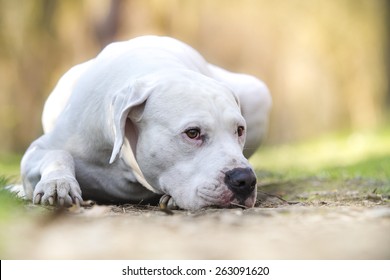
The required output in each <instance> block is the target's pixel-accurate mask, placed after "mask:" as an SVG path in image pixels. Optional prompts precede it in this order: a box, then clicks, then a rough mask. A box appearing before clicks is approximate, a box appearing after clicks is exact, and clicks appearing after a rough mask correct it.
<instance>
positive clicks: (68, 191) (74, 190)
mask: <svg viewBox="0 0 390 280" xmlns="http://www.w3.org/2000/svg"><path fill="white" fill-rule="evenodd" d="M82 202H83V199H82V198H81V189H80V186H79V183H78V182H77V181H76V179H75V178H74V177H72V176H55V177H51V176H49V177H47V178H42V179H41V181H39V182H38V184H37V185H36V187H35V190H34V194H33V203H34V204H49V205H55V204H57V205H58V206H70V205H72V204H76V205H78V206H79V205H80V204H81V203H82Z"/></svg>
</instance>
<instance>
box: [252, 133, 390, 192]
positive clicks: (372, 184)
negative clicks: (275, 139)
mask: <svg viewBox="0 0 390 280" xmlns="http://www.w3.org/2000/svg"><path fill="white" fill-rule="evenodd" d="M251 163H252V164H253V166H254V167H255V169H256V170H257V173H258V177H259V182H260V186H261V187H262V188H263V190H265V191H268V192H271V193H277V194H279V195H285V196H286V197H290V198H291V197H296V196H297V195H298V194H299V195H300V194H301V193H303V192H306V193H307V192H309V193H310V192H311V193H314V192H316V193H318V192H324V191H326V192H327V193H328V194H329V192H333V193H334V194H335V193H340V192H348V191H357V192H359V193H360V194H364V195H366V194H369V193H376V194H381V195H384V196H385V197H388V196H389V195H390V130H389V129H381V130H377V131H366V132H359V133H341V134H334V135H329V136H325V137H321V138H319V139H316V140H312V141H308V142H303V143H298V144H290V145H283V146H274V147H264V148H262V149H260V150H259V151H258V152H257V153H256V154H255V155H254V157H253V158H252V159H251Z"/></svg>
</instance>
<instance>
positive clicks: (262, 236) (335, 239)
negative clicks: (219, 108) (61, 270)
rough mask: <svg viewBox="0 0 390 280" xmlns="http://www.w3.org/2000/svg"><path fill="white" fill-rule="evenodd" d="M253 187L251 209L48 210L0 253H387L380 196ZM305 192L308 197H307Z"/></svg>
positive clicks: (23, 224)
mask: <svg viewBox="0 0 390 280" xmlns="http://www.w3.org/2000/svg"><path fill="white" fill-rule="evenodd" d="M296 197H297V198H300V202H288V201H286V200H283V199H280V198H279V197H277V196H274V195H268V194H265V193H264V192H261V191H260V192H259V195H258V199H259V200H258V203H257V204H256V207H254V208H251V209H240V208H232V209H215V208H208V209H203V210H199V211H196V212H188V211H182V210H175V211H172V213H166V212H163V211H161V210H159V208H158V207H155V206H134V205H121V206H99V205H93V206H91V207H84V208H71V209H67V210H61V211H60V210H53V209H47V208H43V207H41V206H33V205H27V206H26V207H27V208H28V211H27V212H30V214H29V218H24V219H16V220H15V221H14V222H12V223H10V224H9V225H8V226H7V227H8V228H7V229H5V230H4V229H2V230H1V233H0V235H1V238H2V240H3V241H5V242H4V244H5V245H4V244H3V246H2V248H0V249H1V251H2V253H1V254H2V258H3V259H4V258H5V259H390V203H389V199H388V197H383V196H381V195H376V194H374V193H372V194H366V193H361V192H358V191H344V192H333V191H332V192H329V191H322V192H321V191H319V192H311V193H310V192H309V193H308V192H306V193H300V194H299V195H297V196H296ZM308 197H310V199H308Z"/></svg>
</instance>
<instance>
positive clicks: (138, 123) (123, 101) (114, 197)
mask: <svg viewBox="0 0 390 280" xmlns="http://www.w3.org/2000/svg"><path fill="white" fill-rule="evenodd" d="M270 104H271V98H270V96H269V93H268V90H267V88H266V87H265V85H264V84H263V83H262V82H261V81H259V80H257V79H256V78H254V77H252V76H249V75H243V74H234V73H231V72H228V71H226V70H223V69H221V68H218V67H216V66H213V65H211V64H208V63H207V62H206V61H205V60H204V59H203V57H202V56H201V55H200V54H199V53H197V52H196V51H195V50H193V49H192V48H191V47H189V46H187V45H185V44H183V43H181V42H179V41H177V40H175V39H172V38H167V37H155V36H144V37H139V38H136V39H133V40H130V41H127V42H120V43H114V44H111V45H109V46H108V47H106V48H105V49H104V50H103V51H102V52H101V53H100V54H99V55H98V56H97V57H96V58H95V59H93V60H90V61H88V62H86V63H83V64H80V65H77V66H75V67H73V68H72V69H71V70H69V71H68V72H67V73H66V74H65V75H64V76H63V77H62V78H61V80H60V81H59V83H58V85H57V86H56V88H55V89H54V91H53V92H52V94H51V95H50V96H49V98H48V100H47V102H46V104H45V108H44V112H43V127H44V131H45V134H44V135H43V136H41V137H40V138H39V139H37V140H36V141H35V142H33V143H32V144H31V146H30V147H29V149H28V150H27V152H26V154H25V155H24V157H23V160H22V164H21V169H22V179H23V185H24V189H25V192H26V195H27V197H29V198H31V199H33V201H34V202H35V203H50V204H53V203H54V202H56V201H57V202H58V203H60V204H62V203H67V204H70V203H79V202H81V201H82V199H83V198H84V199H93V200H97V201H101V202H109V203H123V202H139V201H143V200H148V199H152V198H154V197H156V196H161V195H162V194H168V195H170V196H171V197H172V199H173V201H174V202H175V203H176V204H177V205H178V206H179V207H181V208H184V209H199V208H201V207H204V206H208V205H217V206H222V207H226V206H229V205H230V204H232V203H233V204H241V205H243V206H247V207H251V206H253V204H254V202H255V198H256V190H255V185H256V177H255V174H254V172H253V170H252V169H251V167H250V165H249V163H248V161H247V159H246V158H245V157H244V155H243V153H242V151H243V149H244V154H245V156H247V157H249V156H250V155H251V154H252V153H253V152H254V151H255V150H256V148H257V147H258V146H259V144H260V142H261V140H262V138H263V136H264V134H265V130H266V127H267V120H268V111H269V108H270ZM245 138H246V143H245ZM244 144H245V148H244Z"/></svg>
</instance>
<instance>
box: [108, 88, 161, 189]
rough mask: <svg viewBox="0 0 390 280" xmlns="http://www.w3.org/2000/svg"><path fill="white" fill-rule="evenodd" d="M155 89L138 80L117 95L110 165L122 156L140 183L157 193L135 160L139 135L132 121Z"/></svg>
mask: <svg viewBox="0 0 390 280" xmlns="http://www.w3.org/2000/svg"><path fill="white" fill-rule="evenodd" d="M153 89H154V86H153V85H148V84H147V83H146V82H144V81H142V80H137V81H135V82H133V83H132V84H130V85H128V86H126V87H124V88H122V89H121V90H120V91H119V92H118V93H117V94H115V97H114V99H113V100H112V103H111V108H110V110H111V114H112V116H111V121H112V125H111V127H112V129H113V131H112V132H113V138H114V147H113V150H112V154H111V158H110V164H111V163H113V162H114V161H115V160H116V159H117V158H118V157H119V155H121V157H122V158H123V159H124V161H125V162H126V163H127V164H128V165H129V166H130V167H131V168H132V171H133V173H134V175H135V177H136V178H137V180H138V182H139V183H141V184H142V185H143V186H144V187H146V188H147V189H149V190H151V191H153V192H156V190H155V189H154V188H153V187H152V186H151V185H150V184H149V183H148V182H147V181H146V179H145V177H144V175H143V174H142V171H141V169H140V167H139V165H138V163H137V160H136V158H135V149H136V144H137V138H138V133H137V128H136V125H135V124H134V123H133V122H132V121H131V119H130V115H133V116H134V115H139V112H137V111H139V109H140V107H141V105H142V104H143V103H145V102H146V100H147V99H148V97H149V96H150V94H151V93H152V92H153ZM134 111H135V112H134Z"/></svg>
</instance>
